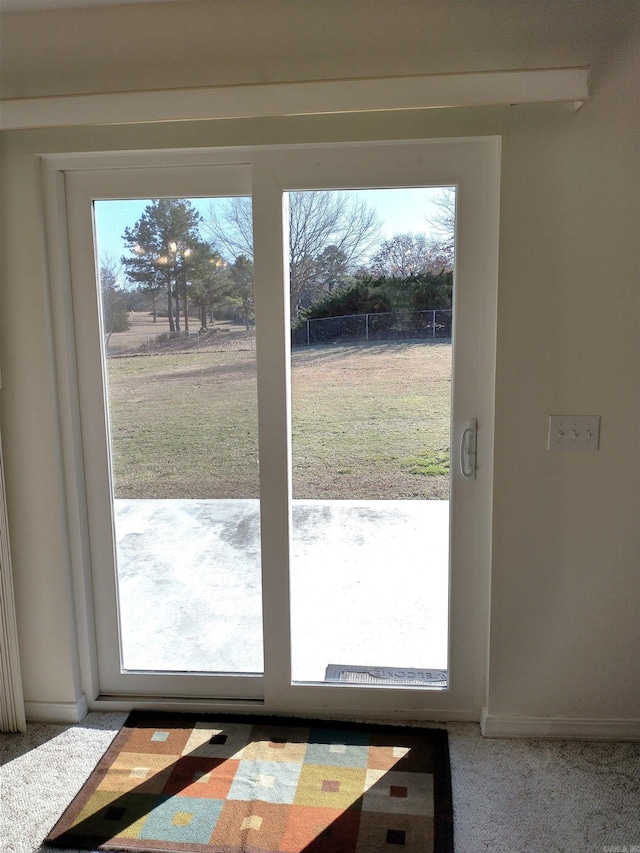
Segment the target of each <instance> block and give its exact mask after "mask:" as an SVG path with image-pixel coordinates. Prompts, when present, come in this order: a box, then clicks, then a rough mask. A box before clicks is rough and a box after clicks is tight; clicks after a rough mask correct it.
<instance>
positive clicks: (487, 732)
mask: <svg viewBox="0 0 640 853" xmlns="http://www.w3.org/2000/svg"><path fill="white" fill-rule="evenodd" d="M480 729H481V731H482V734H483V735H484V737H487V738H536V739H547V740H612V741H637V740H640V720H617V719H609V720H606V719H605V720H600V719H598V720H591V719H586V720H585V719H572V718H566V717H501V716H498V715H496V714H489V713H488V711H487V709H486V708H483V709H482V715H481V717H480Z"/></svg>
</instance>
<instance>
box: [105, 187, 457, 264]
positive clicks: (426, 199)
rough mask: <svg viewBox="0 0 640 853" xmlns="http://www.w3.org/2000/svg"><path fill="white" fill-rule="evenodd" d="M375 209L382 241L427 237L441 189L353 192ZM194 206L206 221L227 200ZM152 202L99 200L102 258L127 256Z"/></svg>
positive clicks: (195, 201) (198, 202) (194, 201)
mask: <svg viewBox="0 0 640 853" xmlns="http://www.w3.org/2000/svg"><path fill="white" fill-rule="evenodd" d="M349 192H351V193H352V194H354V195H356V196H358V197H359V198H362V199H364V200H365V201H366V202H367V203H368V204H369V205H371V206H372V207H375V208H376V210H377V211H378V215H379V217H380V219H381V220H382V223H383V225H382V231H381V234H382V239H384V240H386V239H389V238H390V237H393V236H394V235H395V234H403V233H406V232H412V233H423V234H425V233H426V234H428V233H429V232H430V230H431V226H430V225H429V218H430V217H432V216H433V215H434V214H436V213H437V212H438V208H437V206H436V205H435V204H434V202H433V200H434V199H438V198H439V197H440V194H441V189H440V188H439V187H436V188H429V187H426V188H425V187H420V188H418V189H413V188H409V189H374V190H350V191H349ZM190 201H191V202H192V204H193V205H194V207H195V208H196V209H197V210H198V211H199V212H200V213H201V214H202V215H203V216H204V217H205V218H206V215H207V213H208V211H209V207H210V204H211V202H212V201H214V203H223V202H224V199H209V198H206V199H190ZM149 203H150V199H136V200H126V201H97V202H96V203H95V228H96V235H97V242H98V254H99V257H100V258H101V259H102V258H103V257H104V256H105V255H110V256H111V257H112V258H113V259H114V260H115V261H117V262H119V261H120V258H121V257H122V255H123V254H125V255H128V251H127V249H126V247H125V243H124V241H123V239H122V235H123V233H124V229H125V227H126V226H129V227H133V226H134V225H135V223H136V222H137V221H138V219H139V218H140V216H141V215H142V213H143V212H144V209H145V207H146V206H147V205H148V204H149Z"/></svg>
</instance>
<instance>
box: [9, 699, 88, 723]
mask: <svg viewBox="0 0 640 853" xmlns="http://www.w3.org/2000/svg"><path fill="white" fill-rule="evenodd" d="M24 709H25V713H26V715H27V722H28V723H79V722H80V720H82V719H83V718H84V717H86V715H87V714H88V713H89V706H88V704H87V697H86V696H85V695H84V693H83V694H82V696H80V697H79V698H78V699H76V701H75V702H25V703H24Z"/></svg>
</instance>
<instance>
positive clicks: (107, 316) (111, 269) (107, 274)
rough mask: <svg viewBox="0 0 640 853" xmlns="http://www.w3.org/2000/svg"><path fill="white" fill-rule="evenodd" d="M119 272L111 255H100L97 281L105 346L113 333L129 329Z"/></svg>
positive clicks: (124, 296)
mask: <svg viewBox="0 0 640 853" xmlns="http://www.w3.org/2000/svg"><path fill="white" fill-rule="evenodd" d="M120 272H121V271H120V267H119V265H118V262H117V261H116V260H115V258H114V257H112V255H109V254H104V255H102V257H101V258H100V273H99V280H100V296H101V299H102V329H103V333H104V337H105V346H108V345H109V341H110V340H111V335H112V334H113V333H114V332H126V331H127V330H128V328H129V312H128V310H127V297H126V293H125V291H124V289H123V287H122V286H121V283H120Z"/></svg>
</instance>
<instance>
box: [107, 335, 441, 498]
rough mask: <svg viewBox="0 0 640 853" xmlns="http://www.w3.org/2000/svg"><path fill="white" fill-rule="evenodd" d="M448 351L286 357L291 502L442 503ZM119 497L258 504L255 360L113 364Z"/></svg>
mask: <svg viewBox="0 0 640 853" xmlns="http://www.w3.org/2000/svg"><path fill="white" fill-rule="evenodd" d="M450 371H451V346H450V345H449V344H447V343H385V344H372V345H368V346H323V347H312V348H310V349H300V350H295V351H294V353H293V356H292V366H291V384H292V434H293V492H294V497H295V498H306V499H313V498H321V499H336V500H337V499H370V500H373V499H391V500H393V499H403V498H404V499H407V498H447V497H448V464H449V461H448V460H449V453H448V448H449V408H450V387H451V384H450ZM108 378H109V400H110V419H111V431H112V451H113V467H114V479H115V494H116V497H135V498H143V497H147V498H220V497H257V496H258V447H257V415H256V402H255V401H256V384H255V353H252V352H219V353H215V352H214V353H211V352H207V353H193V354H180V355H178V354H176V355H161V356H149V357H135V358H120V359H111V360H109V362H108Z"/></svg>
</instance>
